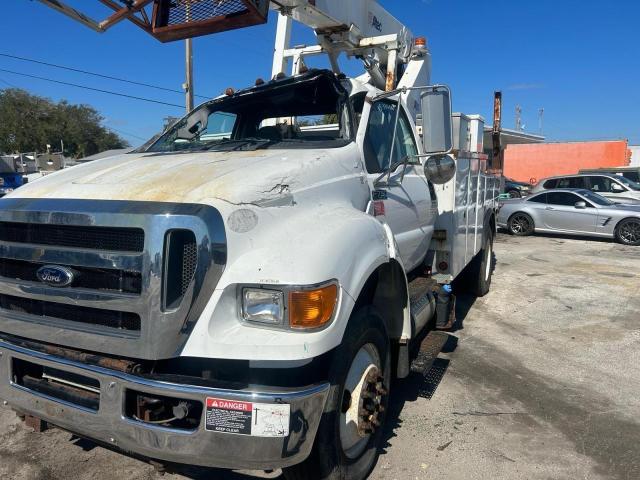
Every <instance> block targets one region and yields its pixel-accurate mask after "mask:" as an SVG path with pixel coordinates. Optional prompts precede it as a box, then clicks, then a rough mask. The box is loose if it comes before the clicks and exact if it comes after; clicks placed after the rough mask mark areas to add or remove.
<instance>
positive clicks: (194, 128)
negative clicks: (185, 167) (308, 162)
mask: <svg viewBox="0 0 640 480" xmlns="http://www.w3.org/2000/svg"><path fill="white" fill-rule="evenodd" d="M347 102H348V96H347V94H346V92H345V91H344V90H342V89H341V87H340V86H339V84H338V83H337V82H336V80H335V79H334V78H331V77H330V76H329V75H327V74H317V75H316V76H314V77H311V78H306V79H302V80H301V79H286V80H281V81H279V82H274V83H269V84H265V85H264V86H261V87H257V88H255V89H252V90H248V91H244V92H239V93H238V94H236V95H231V96H228V97H226V98H221V99H216V100H213V101H211V102H208V103H206V104H204V105H202V106H200V107H198V108H197V109H196V110H194V111H193V112H192V113H191V114H189V115H188V116H187V117H185V118H183V119H182V120H180V121H179V122H177V123H176V124H175V125H173V126H172V127H171V128H170V129H169V130H167V131H166V132H165V133H164V134H163V135H162V136H161V137H160V138H159V139H158V140H157V141H156V142H155V143H153V144H151V146H150V147H148V148H147V149H146V151H147V152H193V151H240V150H256V149H260V148H332V147H340V146H344V145H346V144H347V143H349V142H350V141H351V136H352V128H351V117H350V110H349V108H348V103H347Z"/></svg>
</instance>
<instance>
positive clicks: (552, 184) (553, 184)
mask: <svg viewBox="0 0 640 480" xmlns="http://www.w3.org/2000/svg"><path fill="white" fill-rule="evenodd" d="M557 183H558V180H556V179H553V180H547V181H546V182H544V185H542V188H546V189H547V190H550V189H552V188H556V185H557Z"/></svg>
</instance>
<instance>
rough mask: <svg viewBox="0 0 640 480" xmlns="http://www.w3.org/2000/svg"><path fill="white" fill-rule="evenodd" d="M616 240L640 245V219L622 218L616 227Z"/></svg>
mask: <svg viewBox="0 0 640 480" xmlns="http://www.w3.org/2000/svg"><path fill="white" fill-rule="evenodd" d="M616 240H617V241H618V242H619V243H621V244H623V245H631V246H638V245H640V219H637V218H627V219H626V220H622V221H621V222H620V223H619V224H618V226H617V227H616Z"/></svg>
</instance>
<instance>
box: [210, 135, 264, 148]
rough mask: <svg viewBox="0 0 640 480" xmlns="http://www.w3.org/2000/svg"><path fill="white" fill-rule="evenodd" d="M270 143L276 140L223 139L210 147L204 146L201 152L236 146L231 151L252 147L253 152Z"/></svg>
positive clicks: (252, 138)
mask: <svg viewBox="0 0 640 480" xmlns="http://www.w3.org/2000/svg"><path fill="white" fill-rule="evenodd" d="M272 143H276V140H269V139H267V138H256V137H247V138H238V139H229V138H224V139H222V140H219V141H217V142H215V143H212V144H210V145H206V146H204V147H203V148H202V150H213V149H214V148H217V147H226V146H231V145H235V144H238V145H237V146H235V147H233V148H231V150H240V149H241V148H242V147H244V146H245V145H252V146H253V147H254V148H253V149H254V150H257V149H258V148H262V147H265V146H267V145H270V144H272Z"/></svg>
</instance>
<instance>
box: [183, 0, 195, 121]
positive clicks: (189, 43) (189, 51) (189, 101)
mask: <svg viewBox="0 0 640 480" xmlns="http://www.w3.org/2000/svg"><path fill="white" fill-rule="evenodd" d="M186 7H187V12H186V13H187V22H190V21H191V1H190V0H187V4H186ZM184 46H185V55H186V59H185V67H186V70H187V72H186V73H187V75H186V82H185V83H184V85H183V87H184V90H185V92H186V94H187V98H186V102H185V103H186V107H187V113H189V112H190V111H191V110H193V40H192V39H191V38H187V39H186V40H185V41H184Z"/></svg>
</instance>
